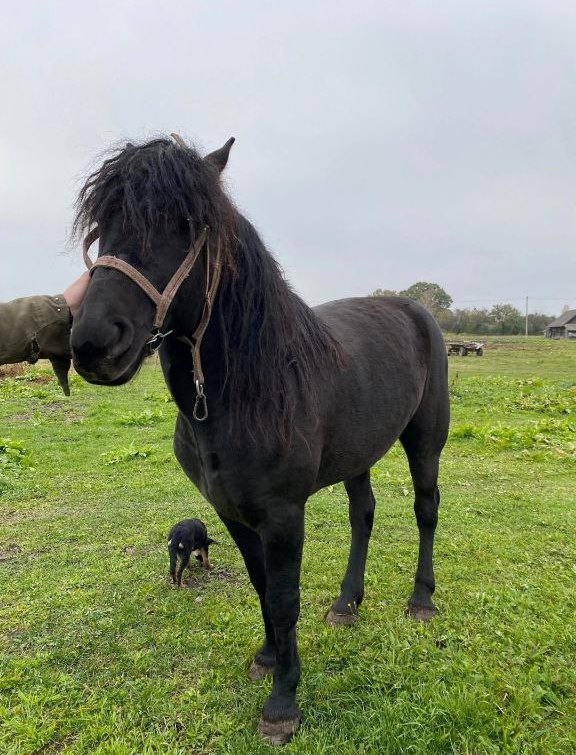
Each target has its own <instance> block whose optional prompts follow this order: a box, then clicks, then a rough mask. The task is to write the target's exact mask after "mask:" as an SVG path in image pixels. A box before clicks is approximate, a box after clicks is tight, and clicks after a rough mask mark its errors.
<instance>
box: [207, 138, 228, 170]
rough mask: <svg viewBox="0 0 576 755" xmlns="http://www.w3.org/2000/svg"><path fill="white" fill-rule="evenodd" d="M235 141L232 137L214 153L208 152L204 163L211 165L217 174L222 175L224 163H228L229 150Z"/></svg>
mask: <svg viewBox="0 0 576 755" xmlns="http://www.w3.org/2000/svg"><path fill="white" fill-rule="evenodd" d="M235 141H236V140H235V139H234V137H233V136H232V137H230V139H228V141H227V142H226V144H225V145H224V146H223V147H220V149H217V150H216V151H215V152H210V154H209V155H206V157H205V158H204V159H205V160H206V162H208V163H211V164H212V165H213V166H214V167H215V168H216V169H217V170H218V172H219V173H222V171H223V170H224V168H225V167H226V163H227V162H228V155H229V154H230V148H231V147H232V145H233V144H234V142H235Z"/></svg>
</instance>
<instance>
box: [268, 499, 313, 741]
mask: <svg viewBox="0 0 576 755" xmlns="http://www.w3.org/2000/svg"><path fill="white" fill-rule="evenodd" d="M277 513H279V512H273V516H274V523H273V524H267V525H266V526H265V527H263V528H262V531H261V532H260V536H261V539H262V546H263V549H264V563H265V565H266V611H267V613H268V615H269V616H270V619H271V621H272V626H273V629H274V638H275V643H276V666H275V668H274V682H273V685H272V692H271V693H270V696H269V697H268V699H267V700H266V702H265V703H264V707H263V709H262V716H261V718H260V725H259V727H258V728H259V731H260V734H261V735H262V737H263V738H264V739H265V740H266V741H267V742H269V743H270V744H284V743H286V742H288V741H289V740H290V739H291V737H292V735H293V733H294V732H295V731H296V729H297V728H298V725H299V724H300V710H299V708H298V704H297V702H296V688H297V687H298V682H299V681H300V659H299V658H298V649H297V646H296V622H297V620H298V615H299V613H300V566H301V562H302V547H303V543H304V511H303V507H297V506H289V505H286V504H284V505H283V507H282V512H281V516H275V514H277Z"/></svg>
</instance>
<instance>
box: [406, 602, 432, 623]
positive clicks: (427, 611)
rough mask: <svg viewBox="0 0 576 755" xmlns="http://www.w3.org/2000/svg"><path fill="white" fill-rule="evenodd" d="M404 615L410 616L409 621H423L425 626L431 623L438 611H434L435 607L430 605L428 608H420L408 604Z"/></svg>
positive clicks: (419, 606)
mask: <svg viewBox="0 0 576 755" xmlns="http://www.w3.org/2000/svg"><path fill="white" fill-rule="evenodd" d="M406 613H407V614H408V616H410V618H411V619H414V620H415V621H423V622H424V623H425V624H427V623H428V622H429V621H432V619H433V618H434V616H436V614H437V613H438V611H437V609H436V606H434V605H432V604H431V605H429V606H421V605H416V604H415V603H410V602H408V605H407V606H406Z"/></svg>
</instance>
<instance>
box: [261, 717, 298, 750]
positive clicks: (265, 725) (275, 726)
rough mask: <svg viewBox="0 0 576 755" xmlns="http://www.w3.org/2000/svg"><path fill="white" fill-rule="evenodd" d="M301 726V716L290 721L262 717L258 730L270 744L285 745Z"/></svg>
mask: <svg viewBox="0 0 576 755" xmlns="http://www.w3.org/2000/svg"><path fill="white" fill-rule="evenodd" d="M299 726H300V716H297V717H296V718H291V719H289V720H288V721H267V720H266V719H265V718H264V717H263V716H261V717H260V723H259V724H258V732H259V734H260V736H261V737H262V739H263V740H264V741H265V742H267V743H268V744H269V745H285V744H287V743H288V742H289V741H290V740H291V739H292V737H293V735H294V732H295V731H296V729H297V728H298V727H299Z"/></svg>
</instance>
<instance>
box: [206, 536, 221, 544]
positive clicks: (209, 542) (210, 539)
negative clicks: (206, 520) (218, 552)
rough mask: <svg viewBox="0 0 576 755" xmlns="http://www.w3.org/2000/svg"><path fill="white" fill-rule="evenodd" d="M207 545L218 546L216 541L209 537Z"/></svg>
mask: <svg viewBox="0 0 576 755" xmlns="http://www.w3.org/2000/svg"><path fill="white" fill-rule="evenodd" d="M207 542H208V545H219V543H218V541H217V540H212V538H211V537H209V538H208V541H207Z"/></svg>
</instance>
